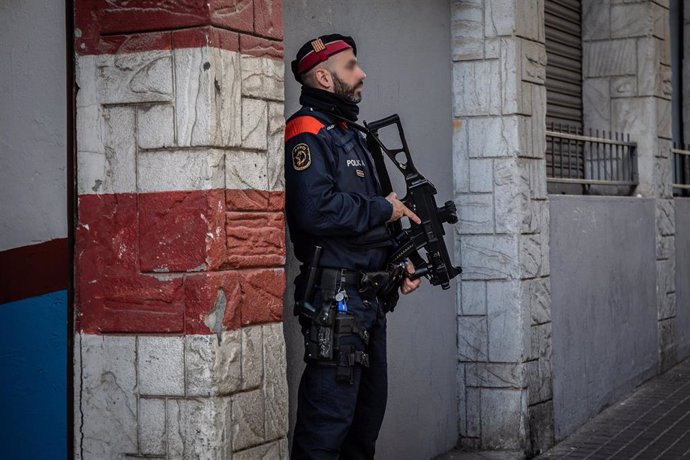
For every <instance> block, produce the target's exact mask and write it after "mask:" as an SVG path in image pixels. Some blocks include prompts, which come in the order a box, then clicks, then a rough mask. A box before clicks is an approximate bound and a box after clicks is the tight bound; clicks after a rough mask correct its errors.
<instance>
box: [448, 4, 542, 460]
mask: <svg viewBox="0 0 690 460" xmlns="http://www.w3.org/2000/svg"><path fill="white" fill-rule="evenodd" d="M452 15H453V21H452V28H451V31H452V36H453V44H452V51H453V61H454V63H453V92H454V101H453V107H454V139H453V155H454V157H453V161H454V170H455V173H454V175H455V193H456V203H457V205H458V209H460V216H461V217H460V218H461V223H460V226H459V233H458V234H457V235H456V238H457V243H456V247H457V248H458V250H459V255H458V258H459V260H460V261H461V264H462V267H463V270H464V271H463V274H462V280H461V282H460V283H459V293H458V326H459V327H458V359H459V365H458V384H459V399H460V401H459V403H460V407H459V411H460V435H461V444H463V445H467V446H471V447H478V448H489V449H517V450H525V451H528V452H536V451H538V450H540V449H543V448H545V447H547V446H549V445H551V444H552V443H553V403H552V376H551V314H550V310H551V300H550V286H549V250H548V248H549V240H548V238H549V207H548V196H547V193H546V166H545V160H544V153H545V149H546V143H545V135H544V132H545V113H546V90H545V87H544V78H545V64H546V51H545V48H544V5H543V2H542V1H539V0H530V1H524V0H503V1H496V0H485V1H482V0H473V1H458V0H456V1H454V2H453V3H452Z"/></svg>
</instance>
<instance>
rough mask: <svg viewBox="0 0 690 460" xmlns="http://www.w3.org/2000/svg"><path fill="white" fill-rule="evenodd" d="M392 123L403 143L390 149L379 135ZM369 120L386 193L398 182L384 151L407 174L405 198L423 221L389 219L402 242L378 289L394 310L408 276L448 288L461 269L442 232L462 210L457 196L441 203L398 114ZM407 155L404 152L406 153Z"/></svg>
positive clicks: (370, 144)
mask: <svg viewBox="0 0 690 460" xmlns="http://www.w3.org/2000/svg"><path fill="white" fill-rule="evenodd" d="M390 125H396V126H397V127H398V135H399V137H400V142H401V145H402V146H401V148H394V149H389V148H387V147H386V146H385V145H384V144H383V142H382V141H381V139H380V138H379V134H378V132H379V130H381V129H382V128H385V127H387V126H390ZM364 126H365V127H366V130H365V133H366V135H367V146H368V147H369V151H370V152H371V154H372V157H373V159H374V163H375V165H376V169H377V172H378V175H379V182H380V183H381V188H382V190H383V193H384V195H388V194H389V193H391V192H392V191H393V186H392V185H391V181H390V177H389V176H388V171H387V170H386V165H385V163H384V160H383V152H385V153H386V155H387V156H388V158H390V159H391V160H392V161H393V164H395V166H396V167H397V168H398V169H399V170H400V172H401V173H402V174H403V175H404V176H405V184H406V187H407V193H406V195H405V196H404V197H403V198H401V199H400V201H402V202H403V203H404V204H405V206H407V207H408V208H409V209H411V210H412V211H413V212H414V213H415V214H417V216H419V218H420V219H421V221H422V223H421V224H414V223H412V224H411V226H410V227H408V228H403V226H402V223H401V221H400V220H398V221H396V222H393V223H391V224H389V225H390V226H391V230H392V234H393V235H394V237H395V239H396V241H397V243H398V246H397V249H396V250H395V252H394V253H393V254H392V256H391V257H390V258H389V260H388V264H389V267H388V273H389V276H388V279H387V280H386V282H385V283H384V286H382V288H381V289H380V291H379V298H380V299H381V300H382V302H383V307H384V309H385V310H386V311H391V310H393V308H394V307H395V304H396V303H397V301H398V297H399V294H398V288H399V287H400V283H401V281H402V279H403V277H404V276H409V278H410V279H413V280H414V279H417V278H421V277H422V276H425V277H427V278H428V279H429V282H430V283H431V284H432V285H434V286H438V285H440V286H441V288H443V289H448V288H450V280H452V279H453V278H455V277H456V276H458V275H459V274H460V273H461V272H462V269H461V268H460V267H456V266H453V264H452V262H451V259H450V255H449V254H448V249H447V248H446V243H445V241H444V240H443V235H445V232H444V230H443V224H444V223H449V224H455V223H457V221H458V215H457V210H456V207H455V203H453V201H446V202H445V204H444V205H443V206H441V207H438V206H437V205H436V199H435V198H434V195H436V193H437V192H436V187H434V185H433V184H432V183H431V182H429V180H428V179H427V178H425V177H424V176H423V175H422V174H421V173H420V172H419V171H417V168H416V167H415V165H414V162H413V161H412V155H411V154H410V149H409V148H408V146H407V141H406V140H405V133H404V131H403V128H402V124H401V123H400V117H399V116H398V115H397V114H396V115H391V116H389V117H387V118H383V119H381V120H377V121H373V122H371V123H366V122H365V123H364ZM403 155H404V158H402V156H403ZM421 249H424V250H425V252H426V255H427V258H426V259H425V258H424V257H422V255H421V254H420V253H419V251H420V250H421ZM406 259H409V260H410V261H411V262H412V263H413V264H414V267H415V272H414V273H412V274H409V275H408V274H407V273H406V270H405V260H406Z"/></svg>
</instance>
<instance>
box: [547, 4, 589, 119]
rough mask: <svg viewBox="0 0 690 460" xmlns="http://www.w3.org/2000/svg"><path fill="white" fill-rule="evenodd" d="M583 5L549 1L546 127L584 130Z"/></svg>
mask: <svg viewBox="0 0 690 460" xmlns="http://www.w3.org/2000/svg"><path fill="white" fill-rule="evenodd" d="M581 16H582V5H581V3H580V0H545V2H544V21H545V29H546V56H547V59H548V63H547V65H546V123H547V126H549V125H551V124H552V123H553V124H556V125H558V124H560V125H563V126H564V128H565V127H566V126H567V127H569V128H570V129H571V130H574V131H577V132H581V130H582V20H581Z"/></svg>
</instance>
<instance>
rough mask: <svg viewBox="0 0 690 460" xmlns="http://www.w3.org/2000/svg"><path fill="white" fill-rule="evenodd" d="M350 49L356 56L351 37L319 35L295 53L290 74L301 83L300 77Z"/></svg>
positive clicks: (354, 45)
mask: <svg viewBox="0 0 690 460" xmlns="http://www.w3.org/2000/svg"><path fill="white" fill-rule="evenodd" d="M348 49H351V50H352V52H353V53H355V56H356V55H357V45H356V44H355V41H354V40H353V39H352V37H348V36H345V35H340V34H329V35H321V36H320V37H318V38H315V39H313V40H309V41H308V42H307V43H305V44H304V45H302V47H301V48H300V49H299V51H297V56H296V57H295V59H294V60H293V61H292V63H291V64H290V66H291V67H292V74H293V75H294V76H295V80H297V81H298V82H300V83H303V82H302V75H303V74H304V73H305V72H308V71H309V70H311V69H313V68H314V67H316V65H317V64H319V63H320V62H323V61H325V60H326V59H328V58H329V57H331V56H333V55H334V54H338V53H340V52H341V51H345V50H348Z"/></svg>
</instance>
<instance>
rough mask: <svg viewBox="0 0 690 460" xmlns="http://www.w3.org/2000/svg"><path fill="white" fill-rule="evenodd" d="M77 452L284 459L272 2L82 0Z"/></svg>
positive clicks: (276, 51)
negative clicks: (86, 0)
mask: <svg viewBox="0 0 690 460" xmlns="http://www.w3.org/2000/svg"><path fill="white" fill-rule="evenodd" d="M75 22H76V31H75V37H76V40H75V52H76V55H77V57H76V83H77V85H78V92H77V104H76V105H77V164H78V171H77V177H78V191H79V198H78V223H77V232H76V235H77V249H76V251H77V255H76V309H75V310H76V315H77V317H76V332H75V374H76V375H75V387H76V388H75V418H76V426H75V430H74V431H75V450H76V457H77V458H83V459H88V458H98V459H104V458H121V457H122V456H123V455H128V456H129V457H130V458H138V457H142V456H149V457H150V456H157V457H160V458H197V457H199V456H203V457H204V458H214V459H221V458H222V459H225V458H231V457H232V458H235V459H238V458H240V459H242V458H263V457H264V456H265V457H267V458H287V439H286V435H287V404H288V401H287V399H288V398H287V384H286V377H285V345H284V339H283V332H282V324H281V321H282V311H283V305H282V304H283V300H282V297H283V291H284V288H285V277H284V270H283V266H284V263H285V232H284V221H283V212H282V211H283V172H282V163H283V151H282V149H283V131H284V118H283V72H284V69H283V63H282V53H283V45H282V11H281V2H280V1H278V0H254V1H252V0H244V1H223V2H221V1H211V2H208V1H194V0H190V1H185V2H163V1H154V2H127V1H108V2H106V1H102V0H101V1H98V0H93V1H90V2H79V3H78V6H77V9H76V11H75Z"/></svg>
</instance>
